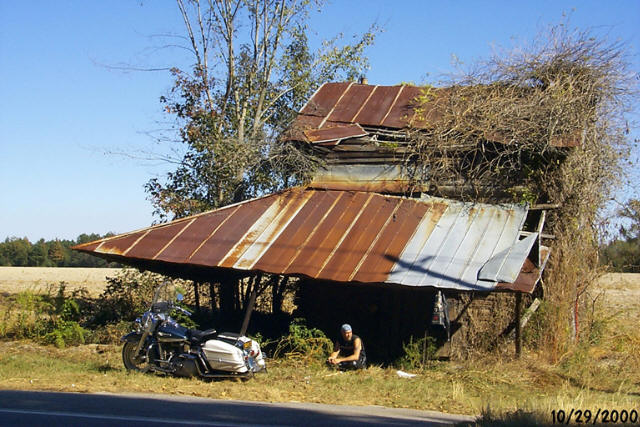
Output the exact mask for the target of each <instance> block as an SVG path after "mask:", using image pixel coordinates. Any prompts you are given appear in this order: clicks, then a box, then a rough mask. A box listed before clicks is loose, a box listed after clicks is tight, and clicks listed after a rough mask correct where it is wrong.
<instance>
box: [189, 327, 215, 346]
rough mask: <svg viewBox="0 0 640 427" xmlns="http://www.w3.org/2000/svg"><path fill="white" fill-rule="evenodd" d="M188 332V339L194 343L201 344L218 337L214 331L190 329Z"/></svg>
mask: <svg viewBox="0 0 640 427" xmlns="http://www.w3.org/2000/svg"><path fill="white" fill-rule="evenodd" d="M189 332H190V334H189V335H190V339H191V341H192V342H194V343H203V342H205V341H207V340H210V339H213V338H215V337H216V336H217V335H218V332H217V331H216V330H215V329H207V330H205V331H201V330H199V329H191V330H190V331H189Z"/></svg>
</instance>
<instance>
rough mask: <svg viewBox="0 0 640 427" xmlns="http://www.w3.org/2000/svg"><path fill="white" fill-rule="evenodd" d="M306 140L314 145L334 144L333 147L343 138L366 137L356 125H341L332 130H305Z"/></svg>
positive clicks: (363, 131)
mask: <svg viewBox="0 0 640 427" xmlns="http://www.w3.org/2000/svg"><path fill="white" fill-rule="evenodd" d="M304 135H305V136H306V137H307V139H308V140H309V141H311V142H313V143H314V144H322V143H328V142H334V144H332V145H335V144H337V143H338V142H339V141H340V140H341V139H345V138H357V137H360V136H366V135H368V132H367V131H365V130H364V129H362V128H361V127H360V125H358V124H357V123H354V124H350V125H341V126H336V127H332V128H322V129H316V130H307V131H305V132H304Z"/></svg>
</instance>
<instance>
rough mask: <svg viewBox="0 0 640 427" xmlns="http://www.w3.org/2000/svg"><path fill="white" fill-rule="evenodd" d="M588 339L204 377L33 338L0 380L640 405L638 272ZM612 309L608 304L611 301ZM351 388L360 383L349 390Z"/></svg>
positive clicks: (405, 399) (461, 409)
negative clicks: (403, 371)
mask: <svg viewBox="0 0 640 427" xmlns="http://www.w3.org/2000/svg"><path fill="white" fill-rule="evenodd" d="M601 288H602V290H603V291H604V292H605V294H604V295H605V298H600V300H599V301H601V303H602V304H601V305H599V306H598V308H597V310H598V311H597V316H596V317H597V319H599V322H600V323H599V324H596V325H594V326H593V328H592V329H593V332H592V334H591V339H592V342H585V343H582V344H581V345H579V346H577V347H576V348H575V349H573V350H572V351H570V352H568V353H566V354H565V355H563V357H562V358H561V359H560V361H559V363H558V364H550V363H548V362H546V360H547V359H546V358H545V357H544V354H543V353H535V352H530V351H525V352H524V354H523V357H522V358H521V359H520V360H516V359H514V358H513V357H512V356H511V355H507V356H504V355H502V356H500V355H492V356H487V357H486V358H485V359H476V360H473V361H468V362H434V364H433V365H432V367H431V368H430V369H427V370H424V371H421V372H415V373H416V374H417V376H416V377H415V378H412V379H406V378H400V377H398V375H397V374H396V371H395V370H394V369H392V368H381V367H379V366H372V367H370V368H369V369H367V370H366V371H361V372H347V373H337V372H333V371H330V370H328V369H326V368H324V367H323V366H321V365H318V364H312V363H311V364H310V363H303V362H302V361H300V360H287V359H278V360H269V361H268V365H269V371H268V373H266V374H261V375H257V376H256V377H255V378H254V379H253V380H251V381H248V382H246V383H242V382H235V381H216V382H203V381H200V380H197V379H181V378H172V377H163V376H159V375H144V374H137V373H128V372H126V371H125V370H124V368H123V366H122V361H121V357H120V346H114V345H95V344H92V345H84V346H79V347H68V348H65V349H58V348H55V347H53V346H40V345H36V344H34V343H32V342H29V341H11V342H8V341H5V342H0V388H3V389H23V390H59V391H76V392H145V393H146V392H151V393H153V392H159V393H174V394H181V395H191V396H202V397H210V398H219V399H244V400H255V401H272V402H292V401H305V402H318V403H328V404H344V405H382V406H387V407H404V408H415V409H424V410H436V411H443V412H449V413H464V414H480V413H481V412H483V411H485V410H486V408H487V407H489V408H491V411H492V413H493V414H498V415H497V416H498V417H500V416H503V418H505V417H506V415H501V414H510V413H513V412H514V411H516V410H524V411H528V412H533V413H535V414H537V415H538V416H541V417H543V418H544V419H546V420H549V422H550V418H549V417H550V414H551V411H552V410H559V409H564V410H566V411H567V413H568V412H569V411H570V410H571V409H591V410H593V409H595V408H605V409H618V410H621V409H627V410H630V409H636V410H637V409H638V408H640V372H638V370H637V366H640V331H639V330H638V328H637V321H635V320H633V319H635V317H634V316H637V315H638V312H639V311H640V310H638V308H637V296H638V293H639V292H640V275H620V276H619V275H609V276H606V277H605V278H604V279H603V281H602V282H601ZM612 307H613V308H614V310H611V308H612ZM354 390H357V392H354Z"/></svg>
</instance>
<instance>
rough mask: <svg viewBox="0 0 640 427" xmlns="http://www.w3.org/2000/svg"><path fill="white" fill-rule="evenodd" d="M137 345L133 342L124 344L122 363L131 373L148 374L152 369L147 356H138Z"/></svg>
mask: <svg viewBox="0 0 640 427" xmlns="http://www.w3.org/2000/svg"><path fill="white" fill-rule="evenodd" d="M136 347H137V345H136V344H134V343H131V342H126V343H124V347H122V361H123V362H124V367H125V368H127V370H129V371H138V372H147V371H149V369H151V366H150V365H149V359H148V357H147V355H146V354H144V353H143V354H136Z"/></svg>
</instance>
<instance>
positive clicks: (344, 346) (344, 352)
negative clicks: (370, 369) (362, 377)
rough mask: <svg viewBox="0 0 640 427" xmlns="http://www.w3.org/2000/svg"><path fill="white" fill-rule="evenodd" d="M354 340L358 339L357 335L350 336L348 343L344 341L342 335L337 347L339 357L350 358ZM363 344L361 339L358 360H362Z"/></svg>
mask: <svg viewBox="0 0 640 427" xmlns="http://www.w3.org/2000/svg"><path fill="white" fill-rule="evenodd" d="M356 338H360V337H359V336H357V335H351V339H350V340H349V341H347V340H345V339H344V338H343V337H342V335H340V337H339V338H338V345H339V346H340V356H342V357H347V356H351V355H352V354H353V353H354V351H355V343H356ZM364 357H365V354H364V343H363V342H362V339H360V359H364Z"/></svg>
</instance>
